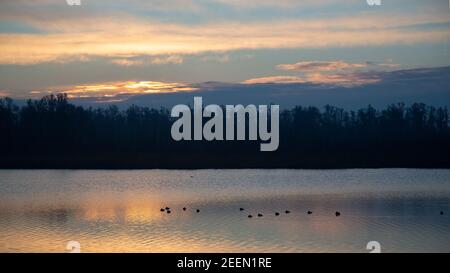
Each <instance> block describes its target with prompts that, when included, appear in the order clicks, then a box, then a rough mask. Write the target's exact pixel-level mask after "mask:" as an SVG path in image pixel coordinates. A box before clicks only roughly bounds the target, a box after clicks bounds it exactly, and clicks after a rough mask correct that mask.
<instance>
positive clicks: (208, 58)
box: [201, 54, 230, 63]
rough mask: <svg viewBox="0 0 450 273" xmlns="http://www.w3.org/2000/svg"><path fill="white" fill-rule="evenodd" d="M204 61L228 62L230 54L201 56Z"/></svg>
mask: <svg viewBox="0 0 450 273" xmlns="http://www.w3.org/2000/svg"><path fill="white" fill-rule="evenodd" d="M201 59H202V61H205V62H209V61H213V62H219V63H227V62H229V61H230V55H228V54H224V55H208V56H204V57H202V58H201Z"/></svg>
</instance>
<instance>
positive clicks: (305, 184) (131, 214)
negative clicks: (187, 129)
mask: <svg viewBox="0 0 450 273" xmlns="http://www.w3.org/2000/svg"><path fill="white" fill-rule="evenodd" d="M166 206H168V207H170V210H171V213H170V214H168V213H166V212H161V211H160V209H161V208H164V207H166ZM183 207H186V211H184V210H183V209H182V208H183ZM240 208H244V210H243V211H241V210H240ZM197 209H199V210H200V212H198V213H197V212H196V210H197ZM286 210H289V211H290V213H289V214H286V213H285V211H286ZM308 210H309V211H311V212H312V214H308V213H307V211H308ZM336 211H339V212H340V213H341V215H340V216H339V217H336V216H335V212H336ZM441 211H442V212H444V215H441V214H440V212H441ZM275 212H279V213H280V215H279V216H276V215H275ZM258 213H260V214H262V215H263V216H262V217H258V216H257V214H258ZM249 214H251V215H252V216H253V217H252V218H248V215H249ZM449 215H450V170H423V169H349V170H193V171H190V170H115V171H112V170H0V252H67V249H66V246H67V244H68V242H69V241H76V242H78V243H79V244H80V249H81V251H82V252H369V251H368V250H367V249H366V245H367V243H368V242H369V241H377V242H379V243H380V245H381V251H382V252H450V217H449Z"/></svg>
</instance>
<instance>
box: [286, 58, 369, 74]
mask: <svg viewBox="0 0 450 273" xmlns="http://www.w3.org/2000/svg"><path fill="white" fill-rule="evenodd" d="M368 65H369V64H368V63H362V64H358V63H356V64H352V63H347V62H344V61H329V62H324V61H308V62H298V63H295V64H280V65H277V68H278V69H281V70H295V71H304V72H328V71H339V70H350V69H360V68H366V67H367V66H368Z"/></svg>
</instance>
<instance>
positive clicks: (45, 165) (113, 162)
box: [0, 155, 450, 170]
mask: <svg viewBox="0 0 450 273" xmlns="http://www.w3.org/2000/svg"><path fill="white" fill-rule="evenodd" d="M414 159H416V160H414ZM357 161H358V160H352V161H350V162H345V161H344V160H330V161H328V162H327V161H326V160H323V161H321V162H318V161H306V160H299V161H293V160H292V161H291V160H287V161H286V160H284V159H278V160H277V158H276V157H275V158H271V159H270V158H263V156H261V157H259V158H256V157H248V158H245V159H244V160H243V158H242V157H239V158H229V157H228V158H226V159H220V160H219V159H217V158H209V159H208V158H206V159H203V160H198V159H196V157H195V156H192V157H190V156H189V155H187V156H185V157H180V156H178V157H177V160H168V159H161V158H156V157H155V158H151V157H149V158H148V159H147V160H142V159H141V160H127V159H125V160H124V159H123V158H121V159H112V158H110V159H106V160H105V159H95V158H90V159H86V158H83V159H79V160H76V159H75V160H74V159H73V158H71V159H64V158H55V159H48V158H47V159H44V158H34V159H30V158H28V159H20V160H18V159H11V158H9V159H0V169H36V170H39V169H74V170H77V169H79V170H81V169H105V170H139V169H167V170H196V169H199V170H200V169H317V170H325V169H385V168H389V169H391V168H392V169H393V168H405V169H450V162H449V161H448V160H446V159H444V158H442V160H440V161H436V160H434V161H429V162H423V160H417V158H411V160H410V161H403V162H402V161H397V160H395V159H393V160H384V161H378V162H377V161H372V162H364V160H359V162H357ZM287 162H289V164H287Z"/></svg>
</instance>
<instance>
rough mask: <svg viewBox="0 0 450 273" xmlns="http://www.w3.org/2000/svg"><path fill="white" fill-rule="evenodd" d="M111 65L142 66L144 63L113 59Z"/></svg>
mask: <svg viewBox="0 0 450 273" xmlns="http://www.w3.org/2000/svg"><path fill="white" fill-rule="evenodd" d="M111 63H112V64H115V65H118V66H125V67H129V66H142V65H144V61H142V60H130V59H114V60H111Z"/></svg>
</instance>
